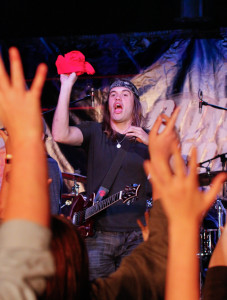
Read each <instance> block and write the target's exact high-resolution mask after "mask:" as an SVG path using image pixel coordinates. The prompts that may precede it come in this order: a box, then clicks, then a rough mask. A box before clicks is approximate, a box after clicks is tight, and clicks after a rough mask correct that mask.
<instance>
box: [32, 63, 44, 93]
mask: <svg viewBox="0 0 227 300" xmlns="http://www.w3.org/2000/svg"><path fill="white" fill-rule="evenodd" d="M46 75H47V66H46V65H45V64H40V65H39V66H38V67H37V70H36V74H35V78H34V80H33V82H32V85H31V92H32V93H33V95H34V96H35V97H36V98H40V97H41V94H42V89H43V86H44V83H45V80H46Z"/></svg>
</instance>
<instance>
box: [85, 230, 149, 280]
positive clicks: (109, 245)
mask: <svg viewBox="0 0 227 300" xmlns="http://www.w3.org/2000/svg"><path fill="white" fill-rule="evenodd" d="M142 241H143V236H142V233H141V231H131V232H107V231H96V232H95V235H94V236H93V237H88V238H86V244H87V250H88V256H89V265H90V280H93V279H95V278H99V277H105V276H108V275H109V274H110V273H112V272H114V271H116V269H117V268H118V267H119V265H120V262H121V260H122V258H123V257H125V256H127V255H129V253H130V252H131V251H132V250H133V249H134V248H135V247H136V246H138V245H139V244H140V243H141V242H142Z"/></svg>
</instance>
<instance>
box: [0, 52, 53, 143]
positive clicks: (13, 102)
mask: <svg viewBox="0 0 227 300" xmlns="http://www.w3.org/2000/svg"><path fill="white" fill-rule="evenodd" d="M9 57H10V74H11V76H10V77H9V76H8V74H7V72H6V70H5V67H4V64H3V61H2V58H1V57H0V119H1V121H2V123H3V124H4V126H5V127H6V129H7V132H8V134H9V136H10V139H11V142H12V141H13V142H18V141H19V140H20V138H23V140H25V139H26V138H27V139H29V138H31V137H33V136H37V134H38V135H40V140H41V136H42V132H43V125H42V119H41V118H40V115H41V107H40V97H41V93H42V88H43V85H44V82H45V78H46V74H47V67H46V65H44V64H40V65H39V66H38V68H37V71H36V75H35V78H34V80H33V82H32V85H31V88H30V90H27V89H26V84H25V79H24V74H23V67H22V62H21V59H20V54H19V51H18V50H17V49H16V48H14V47H12V48H10V49H9ZM15 108H16V109H15Z"/></svg>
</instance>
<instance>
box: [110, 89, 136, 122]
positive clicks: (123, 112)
mask: <svg viewBox="0 0 227 300" xmlns="http://www.w3.org/2000/svg"><path fill="white" fill-rule="evenodd" d="M133 107H134V95H133V93H132V92H131V91H130V90H129V89H128V88H126V87H114V88H112V89H111V91H110V94H109V111H110V119H111V120H112V121H114V122H117V123H121V122H127V121H129V120H132V112H133Z"/></svg>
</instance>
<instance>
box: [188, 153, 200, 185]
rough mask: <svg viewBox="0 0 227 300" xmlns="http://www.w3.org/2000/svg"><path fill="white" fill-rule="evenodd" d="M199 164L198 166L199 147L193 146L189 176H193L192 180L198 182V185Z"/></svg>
mask: <svg viewBox="0 0 227 300" xmlns="http://www.w3.org/2000/svg"><path fill="white" fill-rule="evenodd" d="M197 166H198V165H197V149H196V148H195V147H192V150H191V156H190V160H189V163H188V167H189V176H190V177H191V179H192V182H194V183H196V185H198V172H197Z"/></svg>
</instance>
